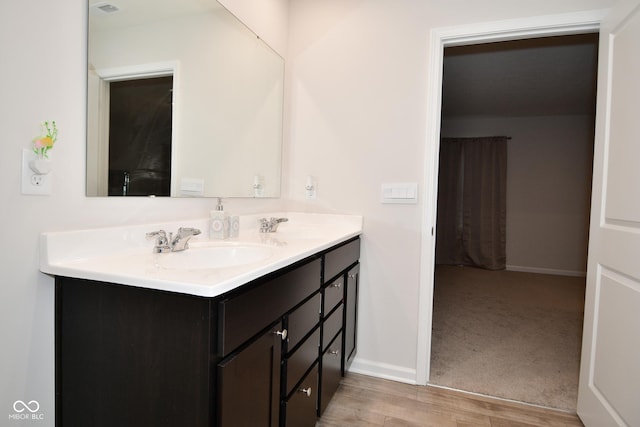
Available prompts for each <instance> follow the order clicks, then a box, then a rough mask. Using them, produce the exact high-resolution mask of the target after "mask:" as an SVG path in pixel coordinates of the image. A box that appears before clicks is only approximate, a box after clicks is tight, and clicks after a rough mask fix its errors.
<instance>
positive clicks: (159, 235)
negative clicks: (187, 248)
mask: <svg viewBox="0 0 640 427" xmlns="http://www.w3.org/2000/svg"><path fill="white" fill-rule="evenodd" d="M154 237H155V238H156V245H155V246H154V247H153V252H154V253H163V252H170V251H171V246H169V238H167V233H166V231H164V230H158V231H151V232H149V233H147V239H152V238H154Z"/></svg>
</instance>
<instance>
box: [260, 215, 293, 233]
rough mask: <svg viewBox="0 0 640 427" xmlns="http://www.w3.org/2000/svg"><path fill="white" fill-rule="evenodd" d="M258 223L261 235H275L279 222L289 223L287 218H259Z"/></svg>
mask: <svg viewBox="0 0 640 427" xmlns="http://www.w3.org/2000/svg"><path fill="white" fill-rule="evenodd" d="M258 221H259V222H260V232H261V233H275V232H276V231H278V225H280V223H281V222H287V221H289V218H273V217H272V218H270V219H267V218H260V219H259V220H258Z"/></svg>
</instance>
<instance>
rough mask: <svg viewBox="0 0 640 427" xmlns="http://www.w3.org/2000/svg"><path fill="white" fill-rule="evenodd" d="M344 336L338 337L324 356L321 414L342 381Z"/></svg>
mask: <svg viewBox="0 0 640 427" xmlns="http://www.w3.org/2000/svg"><path fill="white" fill-rule="evenodd" d="M341 347H342V334H340V335H338V336H337V337H336V339H335V340H333V342H332V343H331V344H330V345H329V348H328V349H327V351H325V352H324V354H323V355H322V390H321V392H322V394H321V396H320V404H319V409H320V414H322V413H323V412H324V410H325V409H326V407H327V405H328V404H329V401H330V400H331V397H332V396H333V394H334V393H335V392H336V390H337V389H338V386H339V385H340V380H341V379H342V372H341V365H342V355H341Z"/></svg>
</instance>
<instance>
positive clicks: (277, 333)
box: [274, 329, 287, 341]
mask: <svg viewBox="0 0 640 427" xmlns="http://www.w3.org/2000/svg"><path fill="white" fill-rule="evenodd" d="M274 334H276V335H280V339H282V341H284V340H286V339H287V330H286V329H283V330H281V331H275V332H274Z"/></svg>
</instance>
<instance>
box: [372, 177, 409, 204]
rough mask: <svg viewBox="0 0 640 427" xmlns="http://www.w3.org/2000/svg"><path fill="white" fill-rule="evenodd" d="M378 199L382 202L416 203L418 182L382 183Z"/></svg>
mask: <svg viewBox="0 0 640 427" xmlns="http://www.w3.org/2000/svg"><path fill="white" fill-rule="evenodd" d="M380 201H381V202H382V203H384V204H387V203H390V204H408V205H415V204H416V203H418V184H417V183H415V182H399V183H388V184H382V186H381V188H380Z"/></svg>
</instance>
